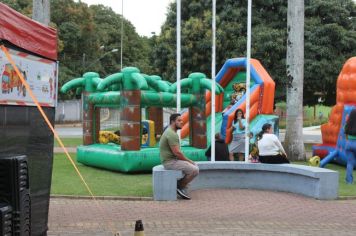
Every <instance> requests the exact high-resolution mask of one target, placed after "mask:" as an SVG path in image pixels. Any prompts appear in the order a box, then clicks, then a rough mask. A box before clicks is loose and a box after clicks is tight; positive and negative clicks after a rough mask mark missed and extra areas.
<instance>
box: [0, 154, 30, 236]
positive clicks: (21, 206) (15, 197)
mask: <svg viewBox="0 0 356 236" xmlns="http://www.w3.org/2000/svg"><path fill="white" fill-rule="evenodd" d="M0 173H1V174H0V201H1V202H5V203H7V204H9V205H11V207H12V234H13V235H16V236H27V235H30V233H31V231H30V229H31V227H30V223H31V222H30V210H31V209H30V206H31V202H30V191H29V179H28V163H27V157H26V156H14V157H5V158H0Z"/></svg>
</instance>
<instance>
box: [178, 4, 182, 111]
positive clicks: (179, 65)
mask: <svg viewBox="0 0 356 236" xmlns="http://www.w3.org/2000/svg"><path fill="white" fill-rule="evenodd" d="M180 28H181V0H177V112H178V113H179V112H180V110H181V103H180V96H181V88H180V77H181V71H180V69H181V35H180V34H181V32H180Z"/></svg>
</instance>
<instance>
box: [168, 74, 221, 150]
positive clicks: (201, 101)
mask: <svg viewBox="0 0 356 236" xmlns="http://www.w3.org/2000/svg"><path fill="white" fill-rule="evenodd" d="M212 82H213V81H212V80H211V79H208V78H207V77H206V75H205V74H203V73H192V74H190V75H189V76H188V78H185V79H182V81H181V88H182V90H184V89H185V90H187V92H188V94H192V95H193V96H194V97H195V98H196V102H195V103H194V104H193V105H192V106H190V107H189V126H190V127H189V130H190V133H189V134H190V145H191V146H193V147H196V148H206V145H207V135H206V112H205V107H206V100H205V92H206V90H211V87H212ZM176 91H177V84H176V83H174V84H172V86H171V88H170V92H172V93H175V92H176ZM223 91H224V89H223V88H222V87H221V86H220V85H219V84H218V83H216V91H215V93H216V94H220V93H222V92H223Z"/></svg>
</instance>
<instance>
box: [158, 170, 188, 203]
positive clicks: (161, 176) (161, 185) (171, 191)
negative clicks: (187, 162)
mask: <svg viewBox="0 0 356 236" xmlns="http://www.w3.org/2000/svg"><path fill="white" fill-rule="evenodd" d="M182 177H183V175H182V171H178V170H163V171H153V176H152V181H153V199H154V200H155V201H176V200H177V180H178V179H181V178H182Z"/></svg>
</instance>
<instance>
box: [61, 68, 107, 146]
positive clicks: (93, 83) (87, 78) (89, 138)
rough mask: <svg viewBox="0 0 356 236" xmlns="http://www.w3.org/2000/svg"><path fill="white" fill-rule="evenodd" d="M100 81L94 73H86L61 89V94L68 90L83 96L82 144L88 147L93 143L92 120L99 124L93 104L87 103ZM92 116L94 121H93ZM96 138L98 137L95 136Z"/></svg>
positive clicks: (97, 113)
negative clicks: (74, 90) (73, 90)
mask: <svg viewBox="0 0 356 236" xmlns="http://www.w3.org/2000/svg"><path fill="white" fill-rule="evenodd" d="M100 81H101V79H100V78H99V74H98V73H95V72H87V73H85V74H84V75H83V77H81V78H76V79H73V80H71V81H69V82H67V83H65V84H64V85H63V86H62V88H61V90H60V91H61V92H62V93H67V92H68V91H69V90H72V89H76V91H77V93H78V92H79V93H80V92H81V93H82V94H83V98H82V99H83V144H84V145H89V144H92V143H94V140H93V137H94V135H93V133H92V132H93V123H94V122H93V120H95V121H97V122H99V120H100V118H99V116H100V112H99V111H95V108H94V106H93V104H91V103H89V95H90V94H91V93H94V92H96V88H97V86H98V84H99V83H100ZM94 116H96V117H95V119H94ZM96 137H99V135H98V134H97V135H96Z"/></svg>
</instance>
